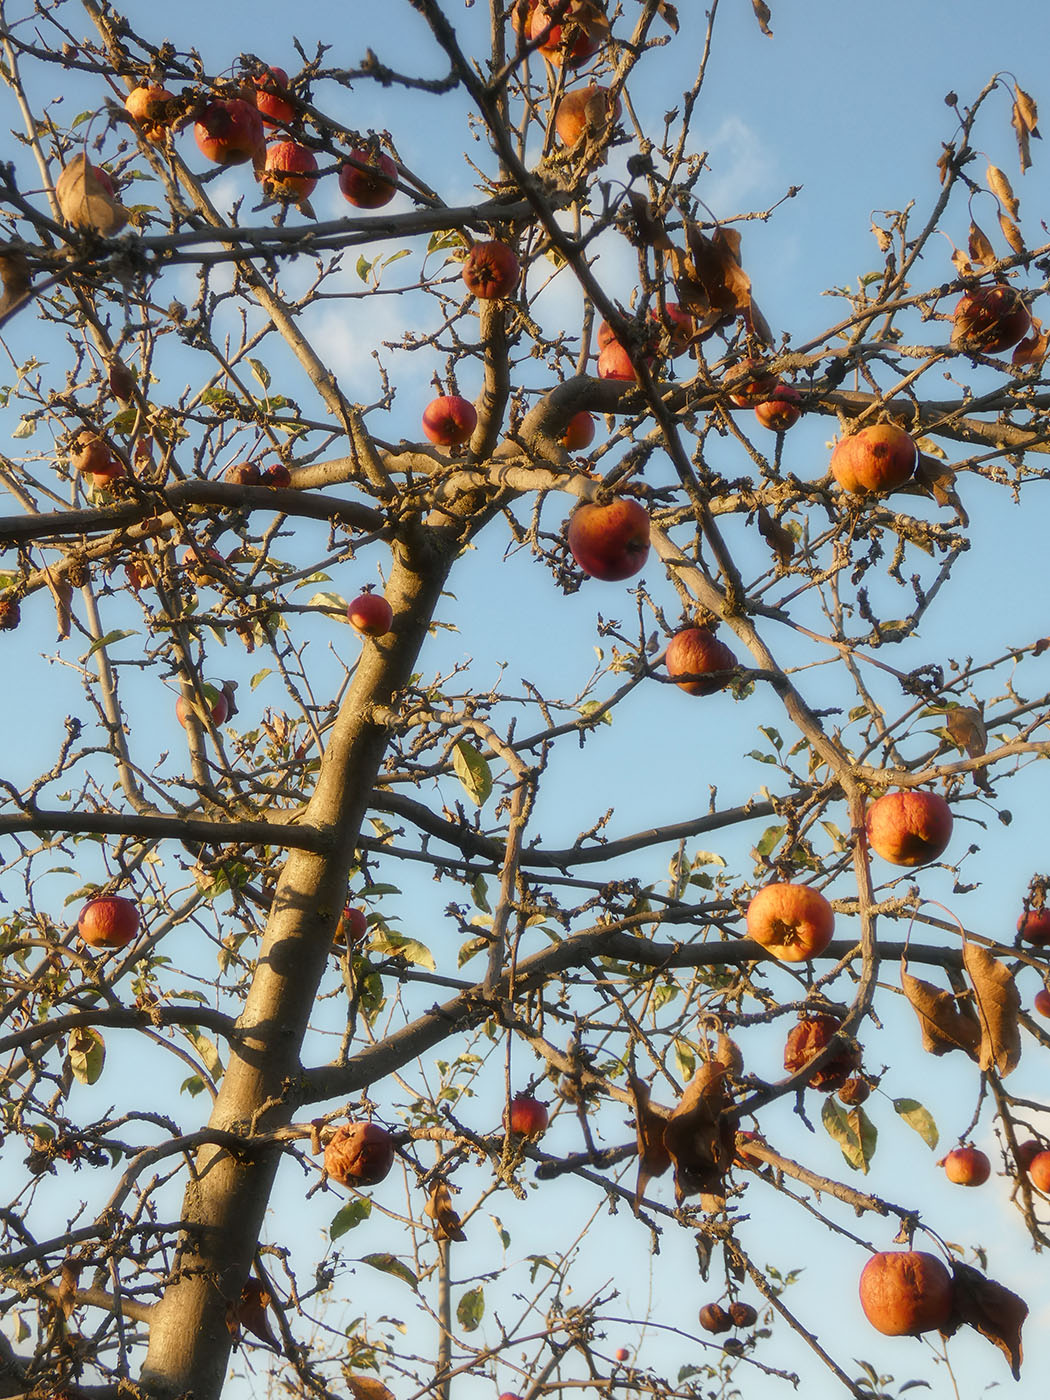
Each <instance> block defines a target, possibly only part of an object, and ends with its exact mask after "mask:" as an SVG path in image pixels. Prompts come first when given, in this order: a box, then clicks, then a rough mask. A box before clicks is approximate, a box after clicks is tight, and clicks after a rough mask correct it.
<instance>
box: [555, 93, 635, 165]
mask: <svg viewBox="0 0 1050 1400" xmlns="http://www.w3.org/2000/svg"><path fill="white" fill-rule="evenodd" d="M620 110H621V108H620V99H619V98H618V97H615V98H614V97H613V96H612V95H611V93H610V92H609V89H608V88H606V87H601V86H600V85H599V84H598V83H591V84H589V86H587V87H585V88H575V89H574V90H573V91H572V92H567V93H566V94H565V96H564V97H563V98H562V99H561V101H560V102H559V103H558V108H557V111H556V112H555V114H554V130H555V131H556V132H557V134H558V140H559V141H560V142H561V143H562V145H563V146H567V147H569V148H570V149H571V148H572V147H573V146H575V145H576V144H577V143H578V142H580V141H582V140H583V138H584V137H587V138H588V139H589V140H593V139H595V138H596V137H598V136H601V134H602V133H603V132H604V131H605V129H606V128H607V127H608V126H609V124H610V123H611V122H614V121H616V120H617V118H618V117H619V115H620Z"/></svg>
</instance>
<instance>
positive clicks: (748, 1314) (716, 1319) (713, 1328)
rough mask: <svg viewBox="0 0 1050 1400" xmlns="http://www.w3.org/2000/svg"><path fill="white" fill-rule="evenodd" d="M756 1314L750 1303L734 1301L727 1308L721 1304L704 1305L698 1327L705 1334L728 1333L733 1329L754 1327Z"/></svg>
mask: <svg viewBox="0 0 1050 1400" xmlns="http://www.w3.org/2000/svg"><path fill="white" fill-rule="evenodd" d="M757 1321H758V1313H757V1311H756V1310H755V1309H754V1308H753V1307H752V1306H751V1304H750V1303H741V1302H739V1301H735V1302H732V1303H730V1304H729V1307H728V1308H724V1307H722V1305H721V1303H705V1304H704V1306H703V1307H702V1308H701V1309H700V1326H701V1327H702V1328H703V1329H704V1331H705V1332H714V1333H715V1334H716V1335H717V1333H719V1332H728V1331H730V1330H731V1329H732V1328H734V1327H754V1325H755V1323H756V1322H757Z"/></svg>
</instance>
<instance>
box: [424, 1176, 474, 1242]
mask: <svg viewBox="0 0 1050 1400" xmlns="http://www.w3.org/2000/svg"><path fill="white" fill-rule="evenodd" d="M425 1209H426V1213H427V1215H429V1216H430V1218H431V1220H433V1222H434V1238H435V1239H436V1240H465V1239H466V1238H467V1237H466V1235H465V1234H464V1233H463V1222H462V1220H460V1218H459V1214H458V1212H457V1211H456V1210H455V1208H454V1207H453V1205H452V1193H451V1191H449V1189H448V1182H446V1181H441V1180H438V1181H436V1182H435V1183H434V1186H433V1188H432V1190H431V1192H430V1199H429V1200H428V1201H427V1203H426V1207H425Z"/></svg>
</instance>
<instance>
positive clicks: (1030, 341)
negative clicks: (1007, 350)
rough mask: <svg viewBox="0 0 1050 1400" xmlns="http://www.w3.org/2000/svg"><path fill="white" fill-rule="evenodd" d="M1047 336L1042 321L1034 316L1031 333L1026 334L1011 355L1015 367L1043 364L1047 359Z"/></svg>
mask: <svg viewBox="0 0 1050 1400" xmlns="http://www.w3.org/2000/svg"><path fill="white" fill-rule="evenodd" d="M1046 351H1047V337H1046V332H1045V331H1044V330H1043V328H1042V322H1041V321H1037V320H1036V318H1035V317H1034V316H1033V317H1032V330H1031V333H1030V334H1029V335H1027V336H1025V338H1024V340H1022V341H1021V343H1020V345H1018V346H1016V347H1015V349H1014V353H1013V354H1012V355H1011V356H1010V363H1011V364H1012V365H1013V367H1014V369H1027V368H1028V367H1029V366H1030V365H1041V364H1042V363H1043V361H1044V360H1045V359H1046Z"/></svg>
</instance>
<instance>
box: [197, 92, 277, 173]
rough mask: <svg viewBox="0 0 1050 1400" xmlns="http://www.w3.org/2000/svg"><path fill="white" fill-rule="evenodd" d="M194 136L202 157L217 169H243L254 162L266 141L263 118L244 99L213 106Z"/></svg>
mask: <svg viewBox="0 0 1050 1400" xmlns="http://www.w3.org/2000/svg"><path fill="white" fill-rule="evenodd" d="M193 135H194V138H195V139H196V142H197V145H198V146H199V147H200V150H201V154H202V155H204V156H206V157H207V158H208V160H210V161H214V162H215V164H216V165H243V164H244V163H245V162H246V161H249V160H254V158H255V156H256V155H257V154H259V153H261V151H262V148H263V145H264V140H265V138H264V135H263V122H262V117H261V116H260V115H259V113H258V111H257V110H256V108H255V107H254V106H253V105H252V104H251V103H250V102H245V101H244V99H243V98H241V97H222V98H216V99H215V100H214V101H213V102H210V103H209V104H208V106H207V107H205V109H204V111H203V112H202V113H201V115H200V117H199V118H198V120H197V122H196V125H195V126H194V128H193Z"/></svg>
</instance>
